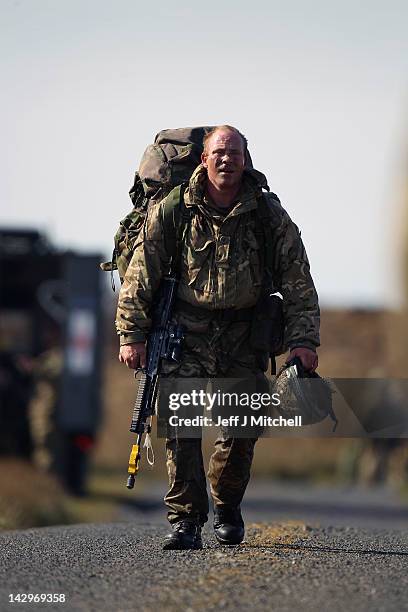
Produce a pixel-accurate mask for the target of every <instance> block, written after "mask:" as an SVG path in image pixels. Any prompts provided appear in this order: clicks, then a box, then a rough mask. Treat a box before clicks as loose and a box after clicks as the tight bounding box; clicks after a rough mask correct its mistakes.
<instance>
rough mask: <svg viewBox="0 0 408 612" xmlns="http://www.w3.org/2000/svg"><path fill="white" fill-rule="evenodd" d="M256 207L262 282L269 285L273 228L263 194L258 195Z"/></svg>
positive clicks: (272, 265)
mask: <svg viewBox="0 0 408 612" xmlns="http://www.w3.org/2000/svg"><path fill="white" fill-rule="evenodd" d="M257 200H258V208H257V210H256V223H257V226H258V227H257V233H258V234H259V235H260V236H261V237H262V240H263V245H262V264H263V269H264V282H265V284H267V285H269V284H270V283H269V281H273V278H272V272H273V267H274V261H273V248H272V245H273V229H272V213H271V210H270V208H269V206H268V203H267V202H266V200H265V197H264V195H263V194H262V195H260V196H259V197H258V199H257Z"/></svg>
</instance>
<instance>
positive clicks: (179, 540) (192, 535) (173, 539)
mask: <svg viewBox="0 0 408 612" xmlns="http://www.w3.org/2000/svg"><path fill="white" fill-rule="evenodd" d="M172 529H173V531H172V532H171V533H169V534H167V535H166V537H165V538H164V542H163V550H188V549H194V550H199V549H200V548H202V547H203V543H202V540H201V525H199V524H198V523H195V522H193V521H188V520H184V521H180V522H179V523H174V525H172Z"/></svg>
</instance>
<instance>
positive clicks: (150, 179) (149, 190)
mask: <svg viewBox="0 0 408 612" xmlns="http://www.w3.org/2000/svg"><path fill="white" fill-rule="evenodd" d="M212 129H213V127H212V126H205V127H194V128H178V129H174V130H162V131H161V132H159V133H158V134H157V135H156V137H155V139H154V144H152V145H149V146H148V147H147V149H146V150H145V152H144V154H143V157H142V161H141V163H140V166H139V170H138V172H136V173H135V180H134V183H133V186H132V188H131V189H130V191H129V195H130V199H131V200H132V203H133V209H132V210H131V211H130V212H129V213H128V214H127V215H126V217H125V218H124V219H122V221H120V224H119V228H118V230H117V232H116V234H115V237H114V249H113V253H112V261H109V262H105V263H102V264H101V268H102V270H105V271H110V272H111V278H112V288H113V290H115V285H114V280H113V271H114V270H118V272H119V278H120V281H121V283H122V282H123V278H124V276H125V273H126V270H127V267H128V265H129V263H130V260H131V258H132V255H133V250H134V245H135V243H136V239H137V237H138V235H139V233H140V230H141V229H142V226H143V222H144V220H145V217H146V213H147V209H148V207H149V205H150V204H151V203H153V202H157V201H160V200H162V199H163V198H164V197H165V196H166V195H168V193H170V191H171V190H172V189H174V187H177V186H179V185H182V184H184V183H187V182H188V181H189V179H190V177H191V175H192V173H193V172H194V170H195V169H196V168H197V166H198V165H199V164H200V162H201V153H202V151H203V138H204V136H205V134H207V133H208V132H209V131H211V130H212ZM247 167H248V168H252V160H251V157H250V155H249V153H247ZM176 204H177V199H176V198H173V199H172V202H170V203H169V207H172V206H173V207H174V206H175V205H176ZM168 212H169V214H165V215H164V223H165V227H164V231H165V235H167V236H168V243H169V244H170V248H173V243H174V246H175V227H174V225H175V222H174V214H171V213H172V211H168ZM173 236H174V240H173V239H172V238H173Z"/></svg>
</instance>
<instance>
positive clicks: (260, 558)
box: [0, 483, 408, 612]
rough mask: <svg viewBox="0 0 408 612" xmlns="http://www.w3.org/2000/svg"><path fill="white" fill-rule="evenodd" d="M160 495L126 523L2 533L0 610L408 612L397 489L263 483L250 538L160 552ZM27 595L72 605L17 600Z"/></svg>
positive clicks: (251, 505)
mask: <svg viewBox="0 0 408 612" xmlns="http://www.w3.org/2000/svg"><path fill="white" fill-rule="evenodd" d="M156 502H157V500H155V498H154V497H153V498H152V499H150V500H148V499H145V500H138V502H137V503H133V505H132V504H131V503H129V504H127V505H126V506H125V507H123V509H122V517H121V519H122V520H121V522H117V523H110V524H98V525H75V526H62V527H49V528H42V529H30V530H25V531H9V532H3V533H2V534H1V535H0V585H1V586H0V610H16V609H18V610H21V609H25V610H26V609H29V610H38V609H40V610H65V611H67V610H70V611H71V610H78V611H80V610H84V611H88V610H90V611H93V610H95V611H96V610H98V611H105V610H106V611H109V612H111V611H122V610H123V611H124V610H138V611H139V610H146V611H150V610H152V611H153V610H154V611H155V612H157V611H158V610H161V611H167V610H169V611H173V610H174V611H176V610H177V611H179V610H183V611H195V610H277V611H279V612H282V611H283V612H285V611H291V612H292V611H294V610H298V609H299V608H300V609H301V610H302V612H307V611H309V610H310V611H312V610H313V611H315V610H324V611H325V610H332V611H334V612H336V611H340V610H341V611H343V610H353V612H354V611H357V610H367V611H368V610H370V611H380V610H381V611H394V610H395V611H398V612H400V611H402V610H406V609H408V595H407V594H408V534H407V529H406V526H407V524H408V521H407V516H408V514H407V508H406V506H405V505H404V504H403V503H402V502H401V501H399V500H398V499H397V498H396V497H393V495H392V494H391V493H390V492H387V491H377V492H364V491H357V490H339V489H328V488H324V487H323V488H311V487H304V486H296V485H294V486H292V487H288V486H278V485H274V486H273V487H272V486H271V485H270V484H269V483H268V484H267V483H263V484H262V483H256V484H254V485H253V486H252V488H251V489H250V490H249V491H248V498H247V503H246V510H245V515H246V518H247V527H248V528H247V536H246V540H245V542H244V543H243V544H241V545H240V546H237V547H231V548H228V547H222V546H219V545H218V544H216V543H215V541H214V538H213V536H212V533H211V529H210V526H207V527H206V529H205V533H204V545H205V546H204V549H203V550H202V551H183V552H177V551H165V552H163V551H162V550H161V539H162V537H163V535H164V534H165V533H166V531H167V527H166V525H165V523H164V521H163V520H162V512H161V509H160V507H159V506H158V505H156ZM289 519H290V520H289ZM149 520H150V522H149ZM254 521H255V522H254ZM17 593H31V594H34V593H38V594H41V593H56V594H65V598H66V601H65V603H54V604H51V603H50V604H42V605H35V604H28V603H25V604H23V603H14V604H9V603H8V602H9V595H10V594H14V595H15V594H17Z"/></svg>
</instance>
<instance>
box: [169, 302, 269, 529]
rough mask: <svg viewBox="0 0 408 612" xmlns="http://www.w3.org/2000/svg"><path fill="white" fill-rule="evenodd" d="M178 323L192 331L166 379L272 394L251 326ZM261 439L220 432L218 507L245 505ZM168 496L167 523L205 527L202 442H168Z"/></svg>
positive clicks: (213, 464) (214, 476) (213, 471)
mask: <svg viewBox="0 0 408 612" xmlns="http://www.w3.org/2000/svg"><path fill="white" fill-rule="evenodd" d="M176 320H177V322H178V323H181V324H182V325H184V326H185V328H186V329H187V332H186V334H185V340H184V346H183V353H182V360H181V363H180V364H169V363H166V366H165V368H164V372H163V374H164V375H165V376H166V377H189V378H221V377H222V378H241V379H245V378H248V379H251V380H254V378H255V379H256V384H257V388H258V389H260V390H262V391H267V390H268V381H267V378H266V376H265V374H264V371H265V370H266V369H267V365H268V361H267V356H266V355H258V354H256V353H255V352H254V351H253V350H252V349H251V348H250V346H249V335H250V327H251V324H250V323H249V322H234V323H226V322H218V321H217V320H216V319H209V318H208V317H207V318H206V319H205V318H203V319H202V320H200V319H197V318H192V317H191V315H189V316H187V315H186V314H183V313H179V314H178V315H177V316H176ZM256 441H257V438H231V437H228V435H225V432H222V431H221V435H220V437H218V438H217V440H216V442H215V451H214V453H213V455H212V456H211V459H210V462H209V469H208V479H209V484H210V492H211V497H212V500H213V504H214V506H215V507H221V506H237V505H238V504H240V503H241V500H242V498H243V496H244V493H245V490H246V487H247V484H248V482H249V478H250V469H251V464H252V459H253V455H254V446H255V443H256ZM166 457H167V471H168V476H169V491H168V492H167V494H166V496H165V498H164V501H165V504H166V506H167V508H168V520H169V522H170V523H175V522H177V521H180V520H182V519H192V520H194V521H198V522H200V524H202V525H203V524H204V523H205V522H206V521H207V515H208V511H209V504H208V496H207V486H206V478H205V471H204V465H203V457H202V450H201V439H199V438H198V439H196V438H194V439H193V438H178V437H177V434H176V435H175V436H174V437H171V438H168V439H167V440H166Z"/></svg>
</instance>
